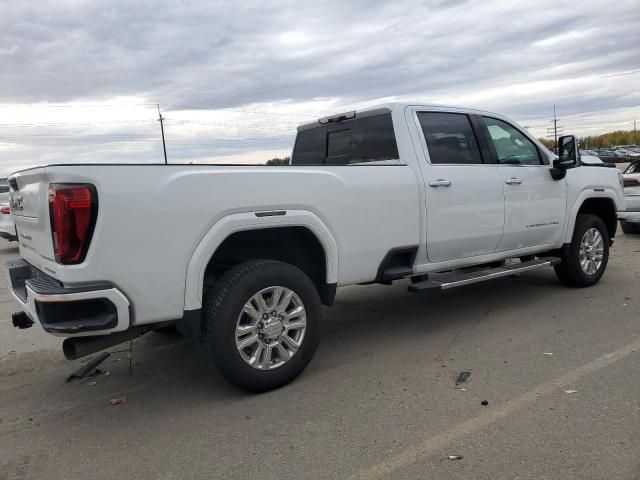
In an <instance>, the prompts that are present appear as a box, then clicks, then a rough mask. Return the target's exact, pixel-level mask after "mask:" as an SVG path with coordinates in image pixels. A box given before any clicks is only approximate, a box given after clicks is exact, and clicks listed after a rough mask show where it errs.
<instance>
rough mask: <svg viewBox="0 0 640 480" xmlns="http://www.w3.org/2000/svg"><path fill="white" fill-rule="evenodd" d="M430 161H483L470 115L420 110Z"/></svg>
mask: <svg viewBox="0 0 640 480" xmlns="http://www.w3.org/2000/svg"><path fill="white" fill-rule="evenodd" d="M418 119H419V120H420V126H421V127H422V132H423V133H424V138H425V140H426V141H427V148H428V149H429V157H430V158H431V163H462V164H477V163H482V157H481V156H480V150H479V148H478V141H477V140H476V136H475V134H474V133H473V129H472V128H471V122H470V120H469V117H468V116H467V115H464V114H462V113H440V112H419V113H418Z"/></svg>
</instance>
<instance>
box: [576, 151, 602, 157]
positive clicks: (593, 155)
mask: <svg viewBox="0 0 640 480" xmlns="http://www.w3.org/2000/svg"><path fill="white" fill-rule="evenodd" d="M585 155H589V156H590V157H597V156H598V152H596V151H595V150H583V149H580V156H582V157H584V156H585Z"/></svg>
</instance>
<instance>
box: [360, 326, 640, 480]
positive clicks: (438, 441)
mask: <svg viewBox="0 0 640 480" xmlns="http://www.w3.org/2000/svg"><path fill="white" fill-rule="evenodd" d="M636 351H640V338H639V339H637V340H635V341H634V342H632V343H629V344H627V345H625V346H624V347H621V348H619V349H618V350H615V351H613V352H610V353H606V354H604V355H602V356H601V357H598V358H596V359H595V360H592V361H591V362H589V363H586V364H585V365H582V366H581V367H578V368H576V369H574V370H571V371H569V372H567V373H565V374H564V375H561V376H559V377H557V378H555V379H553V380H551V381H549V382H546V383H542V384H540V385H538V386H536V387H534V388H533V389H531V390H529V391H528V392H526V393H523V394H522V395H520V396H518V397H516V398H514V399H512V400H508V401H507V402H505V403H504V404H503V405H501V406H499V407H497V408H495V409H492V410H490V411H488V412H487V413H485V414H482V415H479V416H477V417H474V418H471V419H469V420H466V421H464V422H462V423H459V424H458V425H456V426H454V427H453V428H451V429H450V430H447V431H446V432H443V433H441V434H439V435H436V436H434V437H430V438H427V439H426V440H424V441H423V442H420V443H418V444H417V445H414V446H412V447H409V448H408V449H406V450H404V451H402V452H400V453H398V454H396V455H393V456H391V457H389V458H387V459H386V460H384V461H382V462H380V463H378V464H376V465H372V466H370V467H366V468H364V469H362V470H360V471H358V472H356V473H355V474H353V475H352V476H351V477H350V478H351V479H352V480H356V479H367V480H372V479H376V478H389V477H390V476H391V474H392V473H393V472H394V471H396V470H398V469H400V468H402V467H405V466H407V465H411V464H413V463H415V462H417V461H419V460H422V459H424V458H425V457H427V456H428V455H430V454H433V453H434V452H437V451H439V450H441V449H443V448H444V447H446V446H447V445H448V444H450V443H452V442H453V441H455V440H458V439H459V438H461V437H464V436H466V435H469V434H471V433H473V432H476V431H478V430H480V429H481V428H484V427H486V426H487V425H490V424H492V423H494V422H497V421H498V420H500V419H502V418H504V417H507V416H508V415H511V414H513V413H516V412H517V411H518V410H521V409H523V408H524V407H526V406H528V405H530V404H532V403H534V402H535V401H536V400H538V399H540V398H541V397H542V396H544V395H548V394H550V393H554V392H557V391H558V390H561V389H563V388H565V387H568V386H570V385H572V384H575V383H576V382H577V381H578V380H580V379H581V378H583V377H586V376H587V375H591V374H592V373H594V372H597V371H598V370H600V369H602V368H605V367H607V366H609V365H611V364H613V363H615V362H617V361H619V360H622V359H623V358H625V357H628V356H629V355H631V354H632V353H634V352H636Z"/></svg>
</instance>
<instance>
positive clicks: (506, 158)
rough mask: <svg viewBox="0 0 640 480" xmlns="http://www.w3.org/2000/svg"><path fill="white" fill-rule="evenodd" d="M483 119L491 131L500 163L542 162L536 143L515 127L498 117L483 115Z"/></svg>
mask: <svg viewBox="0 0 640 480" xmlns="http://www.w3.org/2000/svg"><path fill="white" fill-rule="evenodd" d="M482 121H483V122H484V124H485V126H486V127H487V130H488V131H489V137H490V138H491V142H492V143H493V147H494V148H495V152H496V155H497V156H498V163H499V164H506V165H541V164H542V161H541V159H540V154H539V153H538V149H537V148H536V146H535V144H534V143H533V142H532V141H531V140H529V139H528V138H527V137H525V136H524V135H523V134H522V133H520V132H519V131H518V130H517V129H516V128H515V127H513V126H511V125H509V124H508V123H506V122H503V121H502V120H498V119H497V118H491V117H482Z"/></svg>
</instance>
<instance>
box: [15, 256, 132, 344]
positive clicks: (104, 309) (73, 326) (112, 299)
mask: <svg viewBox="0 0 640 480" xmlns="http://www.w3.org/2000/svg"><path fill="white" fill-rule="evenodd" d="M6 268H7V272H8V275H9V286H10V289H11V293H12V294H13V296H14V297H15V299H16V301H18V303H20V305H21V306H22V308H23V309H24V312H25V313H26V314H27V316H28V317H29V318H30V319H31V320H32V321H33V322H34V323H39V324H40V325H42V328H43V329H44V330H45V331H47V332H49V333H52V334H54V335H62V336H65V337H70V336H85V335H102V334H106V333H113V332H119V331H122V330H126V329H127V328H129V324H130V316H129V301H128V300H127V298H126V297H125V296H124V295H123V294H122V292H120V291H119V290H118V289H117V288H115V287H113V286H112V285H110V284H105V283H101V284H93V285H89V286H83V287H64V286H63V285H62V284H61V283H60V282H59V281H57V280H56V279H54V278H52V277H50V276H49V275H47V274H45V273H44V272H42V271H40V270H38V269H37V268H35V267H34V266H32V265H31V264H30V263H28V262H26V261H25V260H22V259H20V260H16V261H13V262H9V263H7V265H6Z"/></svg>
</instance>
